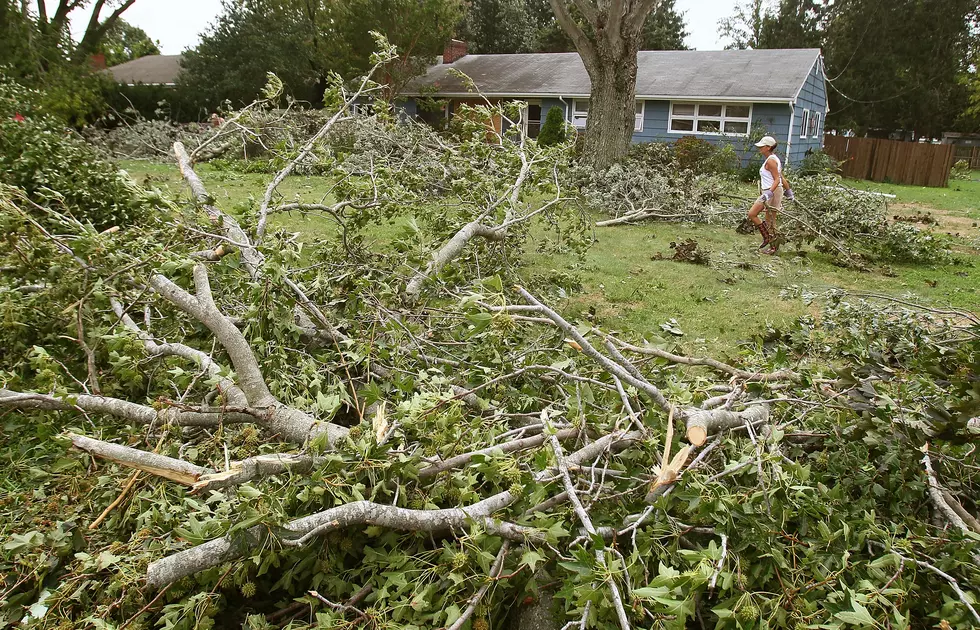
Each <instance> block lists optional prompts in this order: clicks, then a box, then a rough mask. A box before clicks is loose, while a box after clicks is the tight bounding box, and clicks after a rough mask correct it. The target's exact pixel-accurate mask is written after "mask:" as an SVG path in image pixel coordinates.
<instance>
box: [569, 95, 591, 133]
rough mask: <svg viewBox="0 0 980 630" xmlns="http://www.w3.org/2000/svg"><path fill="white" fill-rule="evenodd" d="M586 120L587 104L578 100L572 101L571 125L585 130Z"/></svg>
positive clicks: (587, 118) (587, 116) (587, 117)
mask: <svg viewBox="0 0 980 630" xmlns="http://www.w3.org/2000/svg"><path fill="white" fill-rule="evenodd" d="M588 120H589V102H588V101H580V100H575V101H572V124H573V125H575V126H576V127H581V128H582V129H585V123H586V121H588Z"/></svg>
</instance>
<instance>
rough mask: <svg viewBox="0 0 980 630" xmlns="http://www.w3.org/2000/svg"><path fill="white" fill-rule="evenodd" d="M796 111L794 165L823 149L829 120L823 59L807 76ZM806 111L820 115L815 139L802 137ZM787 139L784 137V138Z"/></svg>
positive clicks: (794, 120) (793, 145) (793, 148)
mask: <svg viewBox="0 0 980 630" xmlns="http://www.w3.org/2000/svg"><path fill="white" fill-rule="evenodd" d="M795 109H796V112H795V113H796V115H795V116H794V119H793V133H792V135H791V138H792V144H791V146H790V155H789V157H790V160H791V162H792V163H794V164H796V163H798V162H800V161H802V160H803V159H804V157H806V153H807V151H819V150H820V149H822V148H823V131H824V120H825V119H826V118H827V83H826V78H825V76H824V70H823V60H822V59H817V61H816V63H814V64H813V67H812V68H811V69H810V73H809V74H808V75H807V78H806V81H805V82H804V83H803V87H802V89H800V94H799V96H798V97H797V98H796V106H795ZM804 110H809V111H810V112H811V113H812V112H817V113H819V114H820V124H819V126H818V127H817V133H816V134H815V137H807V138H801V137H800V136H801V134H802V132H803V112H804ZM776 137H777V139H779V140H780V142H785V140H783V139H782V138H779V136H776ZM785 137H786V136H785V135H784V136H783V138H785Z"/></svg>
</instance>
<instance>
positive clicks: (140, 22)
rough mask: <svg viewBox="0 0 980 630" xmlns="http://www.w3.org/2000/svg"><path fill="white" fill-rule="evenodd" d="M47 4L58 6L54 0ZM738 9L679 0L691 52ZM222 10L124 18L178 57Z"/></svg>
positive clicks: (146, 8) (165, 7) (731, 0)
mask: <svg viewBox="0 0 980 630" xmlns="http://www.w3.org/2000/svg"><path fill="white" fill-rule="evenodd" d="M47 1H48V3H49V4H57V3H56V2H55V1H54V0H47ZM734 5H735V0H677V5H676V6H677V9H678V10H679V11H682V12H684V14H685V15H684V17H685V19H686V21H687V30H688V32H689V33H690V35H689V36H688V38H687V46H688V48H696V49H698V50H718V49H721V48H724V42H722V41H720V40H719V39H718V20H720V19H721V18H723V17H727V16H728V15H729V14H731V13H732V11H733V9H734ZM220 10H221V0H137V2H135V3H134V4H133V6H131V7H130V8H129V9H127V10H126V13H125V14H124V17H125V19H126V21H127V22H129V23H130V24H135V25H136V26H138V27H140V28H142V29H143V30H144V31H146V32H147V34H149V36H150V37H151V38H152V39H154V40H157V41H159V42H160V50H161V52H162V53H163V54H165V55H176V54H178V53H180V52H182V51H183V50H184V49H186V48H191V47H193V46H195V45H196V44H197V42H198V34H199V33H201V31H203V30H205V29H206V28H207V26H208V24H210V23H211V22H212V21H213V20H214V18H215V17H217V15H218V13H219V12H220ZM87 18H88V16H87V15H85V16H82V15H78V16H77V18H76V20H75V22H76V23H75V24H74V26H77V27H80V28H82V29H84V22H85V21H87ZM73 30H74V29H73Z"/></svg>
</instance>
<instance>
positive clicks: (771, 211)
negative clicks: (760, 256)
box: [766, 186, 783, 254]
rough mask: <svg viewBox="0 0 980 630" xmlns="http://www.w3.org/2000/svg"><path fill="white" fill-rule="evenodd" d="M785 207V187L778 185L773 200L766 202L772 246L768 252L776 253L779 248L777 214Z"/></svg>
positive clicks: (767, 222) (767, 221)
mask: <svg viewBox="0 0 980 630" xmlns="http://www.w3.org/2000/svg"><path fill="white" fill-rule="evenodd" d="M782 208H783V187H782V186H777V187H776V190H774V191H773V196H772V200H771V201H770V202H769V203H767V204H766V224H767V225H766V227H768V228H769V242H770V243H771V248H770V249H769V250H767V251H766V253H767V254H775V253H776V252H777V251H778V250H779V238H778V235H777V234H776V215H777V214H778V213H779V211H780V210H782Z"/></svg>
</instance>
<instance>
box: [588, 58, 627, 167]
mask: <svg viewBox="0 0 980 630" xmlns="http://www.w3.org/2000/svg"><path fill="white" fill-rule="evenodd" d="M604 43H605V42H603V44H604ZM629 44H630V43H629V42H623V43H622V46H620V47H619V49H618V50H613V49H612V47H610V46H608V45H605V46H604V45H602V44H600V46H599V54H598V56H599V62H598V63H597V64H586V68H587V69H588V70H589V78H590V79H591V80H592V99H591V102H590V103H589V118H588V122H587V124H586V127H585V155H586V158H587V159H588V160H589V162H590V163H591V164H592V165H593V166H594V167H595V168H597V169H605V168H608V167H609V166H611V165H612V164H614V163H616V162H618V161H619V160H621V159H622V158H623V157H625V156H626V153H627V151H629V146H630V142H631V140H632V138H633V126H634V122H635V120H636V118H635V116H636V53H637V49H638V48H639V40H635V41H634V42H632V43H631V44H632V45H629ZM590 66H591V67H590Z"/></svg>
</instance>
